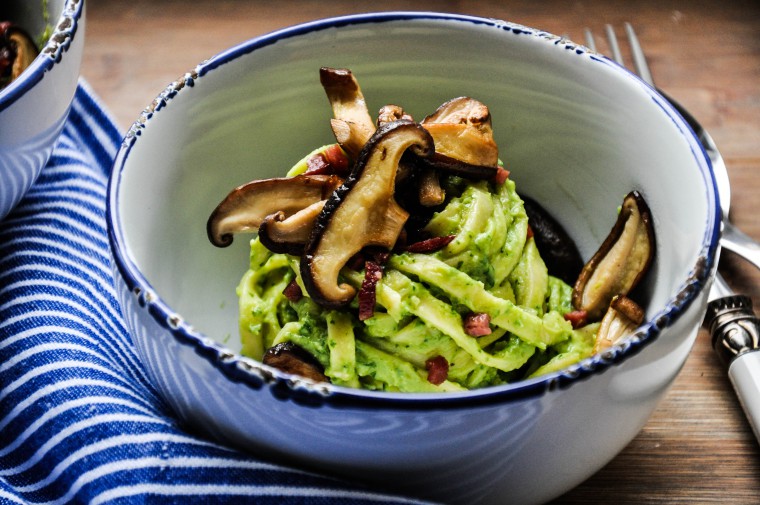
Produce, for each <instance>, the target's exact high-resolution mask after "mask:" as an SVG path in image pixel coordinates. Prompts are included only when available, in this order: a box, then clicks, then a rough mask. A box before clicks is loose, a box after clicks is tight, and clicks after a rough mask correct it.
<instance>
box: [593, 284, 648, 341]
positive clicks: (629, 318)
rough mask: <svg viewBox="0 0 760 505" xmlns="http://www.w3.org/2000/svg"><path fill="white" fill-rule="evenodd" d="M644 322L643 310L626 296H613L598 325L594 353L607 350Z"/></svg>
mask: <svg viewBox="0 0 760 505" xmlns="http://www.w3.org/2000/svg"><path fill="white" fill-rule="evenodd" d="M643 320H644V310H643V309H642V308H641V307H639V305H638V304H637V303H636V302H634V301H633V300H631V299H630V298H628V297H626V296H622V295H621V296H615V297H614V298H612V301H611V302H610V306H609V308H608V309H607V312H606V313H605V314H604V317H603V318H602V322H601V324H600V325H599V331H598V332H597V334H596V342H595V343H594V353H599V352H602V351H604V350H605V349H609V348H610V347H612V346H613V345H615V344H616V343H618V342H620V341H621V340H622V339H623V338H625V337H627V336H628V335H630V334H631V333H633V332H634V331H635V330H636V328H638V326H639V325H640V324H641V322H642V321H643Z"/></svg>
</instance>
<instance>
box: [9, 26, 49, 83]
mask: <svg viewBox="0 0 760 505" xmlns="http://www.w3.org/2000/svg"><path fill="white" fill-rule="evenodd" d="M39 53H40V52H39V49H37V45H36V44H35V43H34V40H33V39H32V37H30V36H29V34H28V33H26V32H25V31H24V30H22V29H21V28H20V27H18V26H16V25H14V24H12V23H10V22H7V21H6V22H4V23H0V60H2V61H0V78H3V75H5V74H7V78H8V82H10V81H13V80H14V79H16V78H17V77H18V76H19V75H21V73H22V72H23V71H24V70H26V69H27V68H28V67H29V65H31V64H32V62H33V61H34V59H35V58H36V57H37V55H38V54H39ZM8 67H10V68H8Z"/></svg>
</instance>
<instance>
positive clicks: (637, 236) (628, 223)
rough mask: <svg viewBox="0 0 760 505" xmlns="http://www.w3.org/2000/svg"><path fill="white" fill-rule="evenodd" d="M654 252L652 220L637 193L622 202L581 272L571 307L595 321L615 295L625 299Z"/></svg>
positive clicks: (641, 275) (637, 281) (643, 272)
mask: <svg viewBox="0 0 760 505" xmlns="http://www.w3.org/2000/svg"><path fill="white" fill-rule="evenodd" d="M654 252H655V238H654V229H653V225H652V218H651V216H650V213H649V207H648V206H647V204H646V202H645V201H644V198H643V197H642V196H641V194H639V192H637V191H632V192H630V193H629V194H628V195H627V196H626V197H625V199H624V200H623V205H622V208H621V210H620V214H618V218H617V222H616V223H615V225H614V226H613V227H612V230H611V231H610V234H609V235H608V236H607V238H606V239H605V240H604V242H603V243H602V245H601V246H600V247H599V250H598V251H597V252H596V253H595V254H594V256H593V257H592V258H591V259H590V260H589V261H588V263H586V264H585V265H584V267H583V269H582V270H581V273H580V275H579V276H578V280H577V281H576V283H575V287H574V288H573V306H574V307H575V308H576V309H578V310H585V311H587V312H588V315H589V319H590V320H598V319H599V318H601V317H602V314H603V313H604V311H605V310H606V309H607V307H608V306H609V304H610V301H611V300H612V298H613V297H614V296H615V295H627V294H628V293H629V292H630V291H631V290H632V289H633V288H634V287H635V286H636V285H637V284H638V283H639V281H640V280H641V278H642V277H643V276H644V274H645V273H646V271H647V270H648V269H649V265H650V264H651V262H652V258H653V257H654Z"/></svg>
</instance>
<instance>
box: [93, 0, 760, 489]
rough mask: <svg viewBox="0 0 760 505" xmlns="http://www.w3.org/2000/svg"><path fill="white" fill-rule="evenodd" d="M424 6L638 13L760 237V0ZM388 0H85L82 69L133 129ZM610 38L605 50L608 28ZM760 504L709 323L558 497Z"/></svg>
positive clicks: (479, 11)
mask: <svg viewBox="0 0 760 505" xmlns="http://www.w3.org/2000/svg"><path fill="white" fill-rule="evenodd" d="M413 5H414V9H415V10H435V11H444V12H457V13H465V14H473V15H480V16H487V17H494V18H500V19H505V20H509V21H514V22H518V23H521V24H524V25H527V26H532V27H536V28H540V29H542V30H546V31H548V32H551V33H555V34H559V35H566V36H568V37H569V38H571V39H573V40H576V41H578V42H582V39H583V27H589V28H592V29H593V30H594V31H595V32H597V33H598V34H602V33H603V30H604V25H605V24H606V23H611V24H613V26H615V27H616V28H617V29H618V32H619V33H620V34H621V35H622V33H623V30H622V26H623V22H625V21H630V22H631V23H632V24H633V25H634V27H635V28H636V31H637V32H638V34H639V37H640V39H641V42H642V45H643V47H644V50H645V51H646V53H647V55H648V57H649V61H650V66H651V68H652V73H653V74H654V77H655V80H656V82H657V84H658V85H659V87H660V88H662V89H664V90H666V91H667V92H668V93H669V94H670V95H671V96H673V97H675V98H676V99H678V100H679V101H680V102H681V103H682V104H683V105H685V106H686V107H687V108H688V109H689V110H690V111H691V112H692V113H693V115H694V116H696V117H697V118H698V119H699V120H700V121H701V122H702V123H703V124H704V126H705V127H707V129H708V130H709V131H710V133H711V134H712V136H713V137H714V139H715V141H716V143H717V144H718V146H719V148H720V149H721V151H722V153H723V156H724V157H725V159H726V163H727V165H728V172H729V176H730V178H731V182H732V193H733V194H732V205H731V213H732V220H733V221H734V222H735V223H736V224H738V225H739V226H740V227H741V228H742V229H743V230H744V231H745V232H746V233H748V234H749V235H751V236H753V237H754V238H756V239H758V240H760V221H759V220H758V219H757V217H756V216H757V215H758V214H760V198H758V195H760V2H757V1H756V0H750V1H746V2H741V1H726V0H691V1H682V2H677V1H670V0H657V1H631V0H626V1H620V0H614V1H601V0H599V1H590V0H587V1H582V0H579V1H546V2H541V1H532V0H521V1H518V0H511V1H509V2H499V1H496V0H493V1H482V2H464V1H462V2H455V1H425V0H418V1H417V2H416V3H414V4H413ZM409 8H410V4H407V3H405V2H400V1H396V0H389V1H386V2H383V3H381V2H367V1H357V0H351V1H332V2H318V1H314V2H309V1H287V2H272V1H270V2H265V1H245V0H190V1H184V0H182V1H180V0H131V1H129V2H125V1H123V0H87V9H88V12H87V16H88V20H87V35H86V45H85V53H84V62H83V67H82V74H83V76H84V78H85V79H87V80H88V81H89V83H90V85H91V86H92V88H93V89H94V91H95V92H96V93H97V94H98V95H99V96H100V97H101V99H102V100H103V103H104V104H105V105H106V106H107V107H108V108H109V109H110V111H111V112H112V113H113V115H114V117H115V118H116V120H117V121H118V123H119V124H120V126H121V127H122V128H123V129H126V127H127V126H128V125H130V124H131V123H132V121H134V120H135V119H137V117H138V115H139V113H140V111H141V110H142V109H143V108H144V107H145V106H146V105H147V104H148V103H149V102H150V101H151V100H152V99H153V98H154V97H155V96H156V95H157V94H158V93H159V92H160V91H161V90H162V89H163V88H164V87H165V86H166V85H167V84H169V83H170V82H172V81H173V80H174V79H175V78H178V77H179V76H181V75H183V74H184V73H185V72H186V71H188V70H190V69H192V68H193V67H194V66H195V65H196V64H197V63H199V62H200V61H202V60H204V59H206V58H208V57H210V56H212V55H214V54H216V53H218V52H219V51H221V50H222V49H225V48H227V47H229V46H232V45H234V44H237V43H240V42H242V41H244V40H246V39H248V38H251V37H254V36H257V35H260V34H263V33H266V32H269V31H272V30H275V29H279V28H283V27H286V26H288V25H291V24H294V23H299V22H304V21H309V20H314V19H317V18H323V17H329V16H334V15H342V14H348V13H357V12H370V11H374V10H379V9H382V10H404V9H409ZM598 44H599V45H598V49H599V50H600V51H604V50H606V45H605V44H603V43H602V41H600V42H598ZM724 256H726V257H724V258H723V259H722V260H721V263H720V267H721V271H722V272H723V274H724V275H725V277H726V279H727V280H728V282H729V284H731V285H732V286H733V287H734V288H735V289H736V290H738V291H740V292H742V293H745V294H748V295H749V296H751V297H752V299H753V300H754V303H755V304H756V306H758V307H760V272H758V271H756V270H755V269H754V267H751V266H749V265H748V264H746V263H744V262H743V261H742V260H740V259H738V258H736V257H733V256H732V255H731V254H730V253H727V254H725V255H724ZM716 502H720V503H725V504H729V503H736V504H750V503H760V450H759V447H758V442H757V441H756V440H755V438H754V437H753V435H752V432H751V430H750V427H749V425H748V423H747V420H746V419H745V417H744V415H743V413H742V410H741V408H740V406H739V403H738V401H737V399H736V397H735V395H734V393H733V390H732V389H731V385H730V383H729V381H728V379H727V378H726V373H725V370H724V369H723V367H721V366H720V363H719V362H718V360H717V358H716V357H715V355H714V352H713V350H712V348H711V346H710V340H709V335H708V334H707V332H706V331H705V330H701V331H700V334H699V337H698V339H697V342H696V344H695V346H694V350H693V352H692V353H691V355H690V357H689V359H688V360H687V362H686V365H685V367H684V368H683V370H682V372H681V374H680V375H679V377H678V379H677V380H676V382H675V384H674V385H673V387H672V388H671V390H670V392H669V393H668V395H667V396H666V398H665V399H664V400H663V401H662V403H661V404H660V406H659V407H658V409H657V410H656V412H655V413H654V415H653V416H652V418H651V419H650V421H649V423H648V424H647V425H646V426H645V427H644V429H643V430H642V431H641V433H639V435H638V436H637V437H636V438H635V439H634V440H633V441H632V442H631V443H630V445H628V447H627V448H626V449H625V450H624V451H623V452H622V453H621V454H619V455H618V456H617V457H616V458H615V459H614V460H613V461H612V462H610V463H609V464H608V465H607V466H606V467H605V468H603V469H602V470H601V471H599V472H598V473H597V474H596V475H595V476H593V477H592V478H590V479H589V480H588V481H586V482H585V483H583V484H581V485H580V486H579V487H577V488H576V489H574V490H572V491H570V492H569V493H567V494H566V495H565V496H563V497H562V498H560V499H558V500H557V501H556V503H637V504H638V503H684V504H698V503H716Z"/></svg>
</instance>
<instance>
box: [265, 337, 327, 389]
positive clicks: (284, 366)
mask: <svg viewBox="0 0 760 505" xmlns="http://www.w3.org/2000/svg"><path fill="white" fill-rule="evenodd" d="M262 361H263V363H264V364H265V365H269V366H271V367H273V368H277V369H278V370H282V371H283V372H285V373H289V374H293V375H300V376H301V377H306V378H307V379H311V380H313V381H315V382H330V379H328V378H327V376H326V375H325V374H324V371H323V368H322V365H320V363H319V362H318V361H317V360H316V359H315V358H314V356H312V355H311V354H309V353H308V352H307V351H305V350H304V349H303V348H302V347H299V346H297V345H296V344H294V343H292V342H282V343H280V344H277V345H275V346H272V347H270V348H269V349H268V350H267V352H265V353H264V358H263V360H262Z"/></svg>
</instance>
